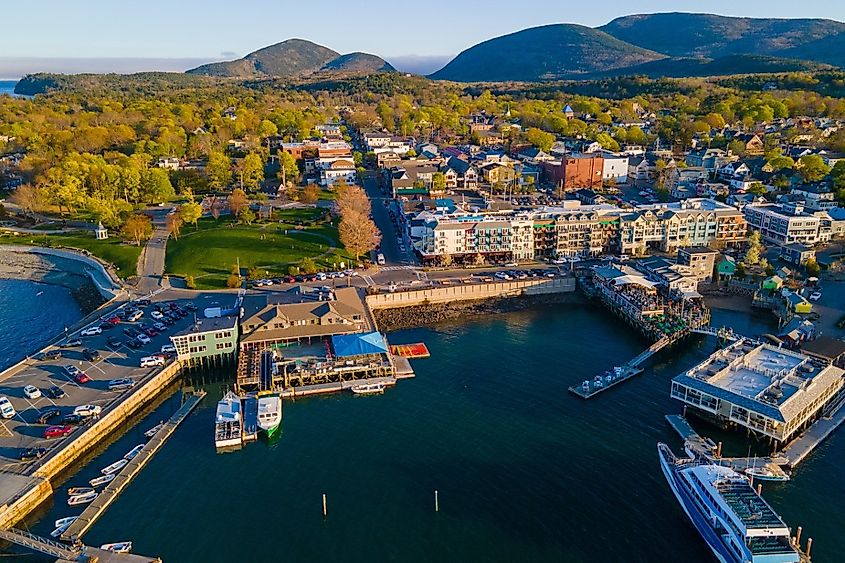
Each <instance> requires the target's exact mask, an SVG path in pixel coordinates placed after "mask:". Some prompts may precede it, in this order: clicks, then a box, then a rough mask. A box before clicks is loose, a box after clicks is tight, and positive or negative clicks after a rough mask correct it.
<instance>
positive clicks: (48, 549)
mask: <svg viewBox="0 0 845 563" xmlns="http://www.w3.org/2000/svg"><path fill="white" fill-rule="evenodd" d="M0 540H4V541H7V542H10V543H14V544H16V545H19V546H21V547H25V548H27V549H30V550H32V551H35V552H37V553H41V554H43V555H48V556H50V557H55V558H56V560H57V561H77V562H84V561H97V562H98V563H156V562H159V561H161V559H159V558H157V557H147V556H144V555H135V554H129V553H113V552H111V551H105V550H103V549H98V548H96V547H90V546H87V545H76V546H70V545H65V544H63V543H59V542H56V541H53V540H48V539H46V538H42V537H40V536H36V535H35V534H30V533H29V532H25V531H23V530H18V529H17V528H10V529H8V530H0Z"/></svg>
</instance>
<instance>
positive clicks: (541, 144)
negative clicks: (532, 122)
mask: <svg viewBox="0 0 845 563" xmlns="http://www.w3.org/2000/svg"><path fill="white" fill-rule="evenodd" d="M525 139H526V140H527V141H528V142H529V143H531V144H532V145H534V146H535V147H537V148H538V149H540V150H541V151H545V152H549V151H550V150H551V149H552V146H553V145H554V144H555V136H554V135H553V134H552V133H547V132H546V131H543V130H542V129H538V128H536V127H530V128H528V130H527V131H525Z"/></svg>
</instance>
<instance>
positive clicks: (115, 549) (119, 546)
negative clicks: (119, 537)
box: [100, 541, 132, 553]
mask: <svg viewBox="0 0 845 563" xmlns="http://www.w3.org/2000/svg"><path fill="white" fill-rule="evenodd" d="M100 549H102V550H105V551H111V552H112V553H129V552H130V551H132V542H131V541H119V542H115V543H104V544H103V545H101V546H100Z"/></svg>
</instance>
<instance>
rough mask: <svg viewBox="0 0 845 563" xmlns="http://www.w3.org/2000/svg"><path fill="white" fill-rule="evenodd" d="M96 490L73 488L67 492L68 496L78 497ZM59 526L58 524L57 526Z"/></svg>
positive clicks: (92, 488) (91, 488)
mask: <svg viewBox="0 0 845 563" xmlns="http://www.w3.org/2000/svg"><path fill="white" fill-rule="evenodd" d="M93 490H94V487H71V488H69V489H68V490H67V494H68V495H70V496H72V497H73V496H76V495H84V494H86V493H90V492H92V491H93ZM56 526H58V524H56Z"/></svg>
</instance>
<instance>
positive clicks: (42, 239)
mask: <svg viewBox="0 0 845 563" xmlns="http://www.w3.org/2000/svg"><path fill="white" fill-rule="evenodd" d="M0 244H31V245H34V246H47V247H68V248H77V249H81V250H87V251H88V252H90V253H91V254H93V255H94V256H96V257H97V258H100V259H101V260H105V261H106V262H111V263H112V264H114V265H115V267H116V268H117V274H118V275H119V276H120V277H121V278H127V277H129V276H134V275H135V273H136V268H137V265H138V256H140V254H141V247H138V246H135V245H131V244H124V243H123V241H121V240H120V239H119V238H117V237H110V238H108V239H107V240H97V239H95V238H94V235H93V234H90V233H83V232H79V233H78V234H75V233H74V234H61V235H19V236H14V235H11V234H9V233H2V234H0Z"/></svg>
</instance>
